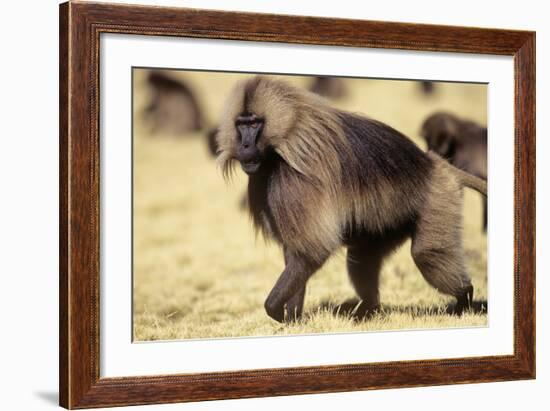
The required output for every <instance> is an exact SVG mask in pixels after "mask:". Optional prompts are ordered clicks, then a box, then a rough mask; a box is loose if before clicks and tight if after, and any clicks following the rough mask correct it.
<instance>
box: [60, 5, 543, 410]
mask: <svg viewBox="0 0 550 411" xmlns="http://www.w3.org/2000/svg"><path fill="white" fill-rule="evenodd" d="M101 33H126V34H135V35H156V36H175V37H199V38H205V39H231V40H254V41H271V42H286V43H302V44H317V45H333V46H354V47H368V48H387V49H403V50H420V51H427V50H429V51H440V52H461V53H483V54H494V55H505V56H513V58H514V72H515V102H514V107H515V180H514V185H515V198H514V210H515V221H514V227H515V238H514V250H515V254H514V290H515V294H514V354H513V355H506V356H487V357H476V358H460V359H441V360H425V361H399V362H384V363H373V364H359V365H358V364H354V365H346V364H341V365H335V366H316V367H298V368H282V369H269V370H265V369H262V370H243V371H237V372H213V373H201V374H178V375H163V376H151V377H147V376H145V377H124V378H100V372H99V352H100V342H99V298H100V295H99V253H100V249H99V245H100V239H99V238H100V237H99V232H100V221H99V195H100V193H99V167H100V163H99V121H100V118H99V49H100V46H101V45H100V34H101ZM59 47H60V119H59V120H60V278H59V283H60V374H59V376H60V377H59V380H60V386H59V389H60V405H62V406H63V407H66V408H71V409H72V408H90V407H106V406H124V405H137V404H152V403H173V402H183V401H201V400H214V399H224V398H247V397H261V396H275V395H292V394H305V393H321V392H337V391H353V390H367V389H381V388H397V387H414V386H425V385H443V384H461V383H475V382H489V381H505V380H519V379H531V378H535V33H534V32H528V31H512V30H495V29H483V28H465V27H449V26H435V25H421V24H405V23H388V22H378V21H355V20H345V19H328V18H313V17H296V16H279V15H269V14H253V13H232V12H220V11H206V10H196V9H184V8H166V7H152V6H132V5H113V4H94V3H80V2H69V3H64V4H62V5H61V6H60V43H59Z"/></svg>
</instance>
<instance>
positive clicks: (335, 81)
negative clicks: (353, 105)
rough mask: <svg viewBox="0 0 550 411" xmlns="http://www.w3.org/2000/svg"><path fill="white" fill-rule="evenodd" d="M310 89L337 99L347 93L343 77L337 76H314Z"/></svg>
mask: <svg viewBox="0 0 550 411" xmlns="http://www.w3.org/2000/svg"><path fill="white" fill-rule="evenodd" d="M309 90H310V91H312V92H314V93H315V94H319V95H320V96H323V97H326V98H331V99H335V100H336V99H340V98H342V97H345V95H346V85H345V84H344V81H343V80H342V79H340V78H337V77H314V78H313V82H312V83H311V86H310V87H309Z"/></svg>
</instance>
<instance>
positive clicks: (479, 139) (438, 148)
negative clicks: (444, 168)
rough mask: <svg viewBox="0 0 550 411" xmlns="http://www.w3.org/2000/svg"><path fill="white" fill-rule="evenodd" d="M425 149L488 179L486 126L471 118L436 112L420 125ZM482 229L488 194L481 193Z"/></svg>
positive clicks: (484, 224) (485, 219) (485, 216)
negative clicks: (482, 204) (425, 144)
mask: <svg viewBox="0 0 550 411" xmlns="http://www.w3.org/2000/svg"><path fill="white" fill-rule="evenodd" d="M421 134H422V137H424V139H425V140H426V143H427V144H428V149H430V150H432V151H434V152H436V153H437V154H439V155H440V156H441V157H443V158H445V159H447V160H448V161H449V162H450V163H451V164H452V165H454V166H455V167H458V168H460V169H462V170H464V171H467V172H468V173H470V174H473V175H475V176H478V177H480V178H482V179H484V180H487V128H486V127H482V126H480V125H479V124H476V123H474V122H473V121H469V120H464V119H461V118H458V117H457V116H455V115H453V114H451V113H446V112H441V111H440V112H436V113H434V114H432V115H431V116H429V117H428V118H427V119H426V120H425V121H424V124H423V125H422V130H421ZM483 201H484V216H483V230H484V231H486V230H487V198H486V197H484V199H483Z"/></svg>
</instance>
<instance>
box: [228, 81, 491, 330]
mask: <svg viewBox="0 0 550 411" xmlns="http://www.w3.org/2000/svg"><path fill="white" fill-rule="evenodd" d="M225 108H226V111H225V113H224V115H223V116H222V118H223V119H222V122H221V125H220V128H219V133H218V145H219V152H220V155H219V162H220V165H221V167H222V169H223V170H224V173H225V174H226V175H230V174H231V171H232V169H233V164H234V163H235V161H234V160H235V159H236V158H237V156H238V154H237V152H238V150H239V144H240V140H239V138H240V137H239V134H238V132H237V130H236V126H235V122H236V119H237V117H238V116H240V115H241V114H242V113H254V115H256V116H258V117H259V118H261V119H262V121H263V131H262V134H261V136H260V137H259V139H258V141H257V143H256V144H257V147H258V149H259V150H260V151H261V152H262V153H264V160H263V162H262V166H261V167H262V168H261V169H260V172H258V173H256V174H252V175H250V178H249V185H248V195H249V207H250V213H251V216H252V219H253V222H254V225H255V227H256V228H257V229H258V230H260V231H261V232H262V233H263V234H264V235H265V236H267V237H268V238H273V239H275V240H276V241H277V242H278V243H279V244H281V246H282V247H283V250H284V253H285V262H286V268H285V271H284V272H283V273H282V274H281V277H280V278H279V280H278V281H277V283H276V285H275V287H274V288H273V290H272V292H271V293H270V295H269V297H268V299H267V301H266V310H267V312H268V314H269V315H270V316H271V317H273V318H275V319H277V320H279V321H282V320H283V318H284V308H285V306H286V309H287V317H288V315H290V316H292V317H294V316H299V313H301V311H302V305H303V295H304V290H305V285H306V282H307V279H308V278H309V277H310V276H311V275H312V274H313V273H314V272H315V271H316V270H317V269H318V268H319V267H320V266H321V265H322V264H323V263H324V262H325V261H326V259H327V258H328V257H329V256H330V255H331V254H332V253H334V252H335V251H336V250H337V249H338V248H339V247H341V246H347V247H348V271H349V274H350V278H351V280H352V283H353V284H354V286H355V289H356V290H357V292H358V294H359V296H360V297H361V298H362V299H363V300H364V301H365V304H366V305H367V306H368V307H369V308H376V307H377V306H378V304H379V297H378V275H379V271H380V266H381V264H382V260H383V259H384V257H385V256H387V255H388V254H389V253H390V252H391V251H393V250H394V249H395V247H397V246H398V245H399V244H401V243H402V242H403V241H404V240H405V239H406V238H407V237H412V239H413V246H412V250H411V251H412V254H413V257H414V259H415V262H416V264H417V265H418V267H419V269H420V270H421V271H422V274H423V275H424V276H425V277H426V279H427V281H428V282H429V283H430V284H432V285H433V286H434V287H436V288H437V289H439V290H440V291H442V292H444V293H447V294H450V295H454V296H456V297H457V298H458V300H459V305H460V306H462V308H463V306H465V305H466V302H467V299H468V298H470V299H471V292H472V291H471V290H472V286H471V283H470V279H469V277H468V275H467V272H466V270H465V267H464V262H463V253H462V243H461V241H462V239H461V215H462V214H461V211H462V187H463V186H464V185H467V186H472V187H474V188H477V189H480V188H481V189H482V190H483V189H485V188H484V182H482V181H480V180H479V179H477V178H475V177H471V176H469V177H471V178H469V177H466V176H465V175H463V173H460V172H459V170H457V169H455V168H454V167H453V166H451V165H449V164H447V163H446V162H445V161H443V160H442V159H441V158H440V157H439V156H437V155H436V154H434V153H429V154H425V153H424V152H422V151H421V150H420V149H419V148H418V147H417V146H415V145H414V144H413V143H412V142H411V141H410V140H408V139H407V138H406V137H405V136H403V135H402V134H401V133H399V132H398V131H396V130H394V129H392V128H391V127H389V126H387V125H385V124H382V123H380V122H377V121H374V120H370V119H367V118H365V117H362V116H359V115H356V114H350V113H346V112H343V111H339V110H337V109H334V108H332V107H330V106H328V105H327V103H326V102H325V101H324V100H323V99H321V98H319V97H317V96H316V95H314V94H312V93H310V92H307V91H304V90H301V89H297V88H294V87H291V86H289V85H287V84H286V83H284V82H280V81H275V80H272V79H269V78H265V77H255V78H253V79H250V80H246V81H243V82H242V83H240V84H239V85H238V86H237V87H236V88H235V89H234V91H233V93H232V94H231V96H230V97H229V99H228V101H227V103H226V105H225Z"/></svg>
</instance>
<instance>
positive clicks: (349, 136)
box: [60, 2, 535, 409]
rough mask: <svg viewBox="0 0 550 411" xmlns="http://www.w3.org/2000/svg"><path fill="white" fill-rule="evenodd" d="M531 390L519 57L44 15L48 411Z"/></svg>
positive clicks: (282, 31) (394, 29)
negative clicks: (49, 161) (55, 142)
mask: <svg viewBox="0 0 550 411" xmlns="http://www.w3.org/2000/svg"><path fill="white" fill-rule="evenodd" d="M531 378H535V33H534V32H528V31H516V30H495V29H485V28H469V27H449V26H434V25H420V24H405V23H390V22H379V21H359V20H344V19H330V18H313V17H299V16H279V15H268V14H253V13H232V12H220V11H206V10H197V9H185V8H168V7H152V6H133V5H114V4H95V3H87V2H68V3H64V4H62V5H61V6H60V405H62V406H63V407H66V408H71V409H72V408H93V407H107V406H125V405H137V404H152V403H172V402H184V401H202V400H212V399H224V398H246V397H260V396H275V395H291V394H304V393H321V392H337V391H353V390H368V389H381V388H399V387H413V386H425V385H441V384H462V383H474V382H490V381H505V380H519V379H531Z"/></svg>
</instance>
